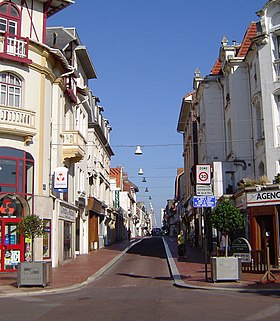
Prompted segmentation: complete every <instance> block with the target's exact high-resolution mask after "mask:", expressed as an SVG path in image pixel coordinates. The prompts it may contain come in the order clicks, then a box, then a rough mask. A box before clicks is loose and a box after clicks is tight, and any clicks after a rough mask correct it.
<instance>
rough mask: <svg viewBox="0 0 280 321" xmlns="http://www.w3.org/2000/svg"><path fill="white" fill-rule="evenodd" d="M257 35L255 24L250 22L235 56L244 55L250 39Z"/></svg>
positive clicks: (249, 44)
mask: <svg viewBox="0 0 280 321" xmlns="http://www.w3.org/2000/svg"><path fill="white" fill-rule="evenodd" d="M256 35H257V24H256V23H255V22H251V23H250V25H249V27H248V29H247V31H246V33H245V35H244V38H243V40H242V43H241V45H240V47H239V49H238V53H237V57H245V56H246V55H247V53H248V50H249V48H250V46H251V39H252V38H254V37H255V36H256Z"/></svg>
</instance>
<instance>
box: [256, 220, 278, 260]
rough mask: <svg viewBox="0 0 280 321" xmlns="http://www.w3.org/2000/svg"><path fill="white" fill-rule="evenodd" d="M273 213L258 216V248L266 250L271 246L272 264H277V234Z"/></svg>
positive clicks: (270, 256)
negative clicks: (275, 232) (275, 233)
mask: <svg viewBox="0 0 280 321" xmlns="http://www.w3.org/2000/svg"><path fill="white" fill-rule="evenodd" d="M273 217H274V216H272V215H263V216H256V223H257V240H258V249H260V250H264V251H266V244H267V245H268V247H269V258H270V264H271V265H272V266H276V256H275V235H274V224H273Z"/></svg>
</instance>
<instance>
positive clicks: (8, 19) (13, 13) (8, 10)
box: [0, 2, 20, 35]
mask: <svg viewBox="0 0 280 321" xmlns="http://www.w3.org/2000/svg"><path fill="white" fill-rule="evenodd" d="M19 26H20V15H19V12H18V9H17V8H16V6H15V5H14V4H12V3H10V2H9V3H7V2H4V3H3V4H1V5H0V31H3V32H8V33H9V34H12V35H19Z"/></svg>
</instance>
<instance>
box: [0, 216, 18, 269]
mask: <svg viewBox="0 0 280 321" xmlns="http://www.w3.org/2000/svg"><path fill="white" fill-rule="evenodd" d="M20 221H21V219H0V272H13V271H16V270H17V266H18V264H19V263H20V262H21V261H24V237H23V236H21V235H20V233H19V231H18V229H17V226H18V223H19V222H20Z"/></svg>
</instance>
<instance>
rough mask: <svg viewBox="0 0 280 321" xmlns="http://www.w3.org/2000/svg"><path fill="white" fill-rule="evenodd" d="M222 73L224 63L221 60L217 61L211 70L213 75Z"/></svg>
mask: <svg viewBox="0 0 280 321" xmlns="http://www.w3.org/2000/svg"><path fill="white" fill-rule="evenodd" d="M221 72H222V63H221V61H220V59H219V58H217V60H216V61H215V64H214V66H213V68H212V70H211V75H219V74H220V73H221Z"/></svg>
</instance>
